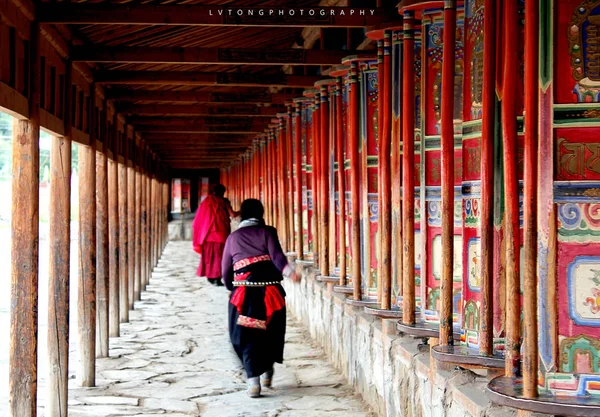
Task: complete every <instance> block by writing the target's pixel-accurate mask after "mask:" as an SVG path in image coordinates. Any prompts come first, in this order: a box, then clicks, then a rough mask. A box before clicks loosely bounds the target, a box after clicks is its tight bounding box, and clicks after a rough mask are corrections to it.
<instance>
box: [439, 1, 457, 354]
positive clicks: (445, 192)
mask: <svg viewBox="0 0 600 417" xmlns="http://www.w3.org/2000/svg"><path fill="white" fill-rule="evenodd" d="M443 36H444V46H443V60H442V121H441V130H442V144H441V145H442V150H441V154H442V282H441V306H440V345H441V346H448V345H452V344H454V340H453V338H452V334H453V332H452V285H453V277H452V271H453V269H454V120H453V119H454V95H453V92H454V63H455V55H454V48H455V44H456V2H455V0H446V1H445V2H444V35H443Z"/></svg>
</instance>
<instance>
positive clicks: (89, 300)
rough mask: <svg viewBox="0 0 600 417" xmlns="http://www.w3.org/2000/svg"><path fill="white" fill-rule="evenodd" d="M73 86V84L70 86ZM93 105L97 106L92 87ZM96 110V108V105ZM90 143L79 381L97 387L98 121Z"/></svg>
mask: <svg viewBox="0 0 600 417" xmlns="http://www.w3.org/2000/svg"><path fill="white" fill-rule="evenodd" d="M67 85H69V84H67ZM91 91H92V100H91V102H92V103H95V102H96V99H95V87H94V85H92V87H91ZM93 106H94V104H93ZM94 114H95V113H94V112H93V111H92V112H91V115H92V117H91V119H92V123H91V128H90V132H91V134H90V142H91V145H92V146H84V145H80V146H79V236H78V237H79V239H78V241H79V285H78V288H77V291H78V297H77V335H78V340H77V352H78V355H77V372H76V376H77V381H78V384H79V385H80V386H82V387H93V386H94V385H96V305H97V301H96V288H97V283H96V146H95V145H96V135H95V133H96V132H97V129H96V128H95V125H96V120H95V117H94Z"/></svg>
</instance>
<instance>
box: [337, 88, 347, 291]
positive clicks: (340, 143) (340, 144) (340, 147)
mask: <svg viewBox="0 0 600 417" xmlns="http://www.w3.org/2000/svg"><path fill="white" fill-rule="evenodd" d="M343 89H344V84H343V81H342V77H337V78H336V90H335V110H336V117H335V119H336V125H335V129H336V135H335V159H336V160H337V164H338V171H337V180H338V192H339V204H340V215H339V217H338V231H339V234H338V239H339V242H340V246H339V254H340V285H346V269H347V266H346V175H345V172H344V165H345V161H344V142H345V141H346V138H345V137H344V135H343V133H344V130H343V122H344V121H343V117H342V108H343V105H344V103H343V97H342V96H343Z"/></svg>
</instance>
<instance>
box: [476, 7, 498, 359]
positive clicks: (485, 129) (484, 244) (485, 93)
mask: <svg viewBox="0 0 600 417" xmlns="http://www.w3.org/2000/svg"><path fill="white" fill-rule="evenodd" d="M495 12H496V1H495V0H485V3H484V18H483V42H484V46H483V89H482V126H481V293H482V297H481V319H480V321H481V325H480V332H479V352H480V353H481V355H483V356H491V355H492V354H493V353H494V315H493V313H494V308H493V305H494V301H493V293H492V288H493V282H494V133H495V132H494V131H495V126H496V120H495V119H496V117H495V112H496V89H495V86H496V19H495V16H493V15H492V14H493V13H495Z"/></svg>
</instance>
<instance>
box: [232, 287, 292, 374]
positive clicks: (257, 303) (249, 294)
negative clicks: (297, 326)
mask: <svg viewBox="0 0 600 417" xmlns="http://www.w3.org/2000/svg"><path fill="white" fill-rule="evenodd" d="M275 287H276V288H277V290H279V291H280V292H281V295H282V296H283V297H285V291H284V290H283V287H281V285H279V284H276V285H275ZM239 288H240V287H235V288H234V289H233V292H232V297H233V296H234V294H235V291H237V290H238V289H239ZM245 291H246V295H245V297H244V303H243V306H242V313H241V315H243V316H246V317H254V318H263V317H266V308H265V292H266V287H246V289H245ZM228 305H229V336H230V338H231V343H232V344H233V347H234V349H235V351H236V353H237V354H238V356H239V357H240V359H241V360H242V363H243V365H244V369H245V370H246V374H247V376H248V378H253V377H257V376H260V375H262V374H263V373H265V372H267V371H270V370H271V369H273V364H274V363H275V362H277V363H283V346H284V344H285V323H286V310H285V307H283V309H281V310H277V311H275V312H274V313H273V315H272V316H271V320H270V321H269V323H268V324H267V329H266V330H263V329H257V328H251V327H244V326H240V325H238V324H237V322H238V317H239V315H240V314H239V313H238V309H237V307H236V306H235V305H233V304H231V303H229V304H228Z"/></svg>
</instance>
